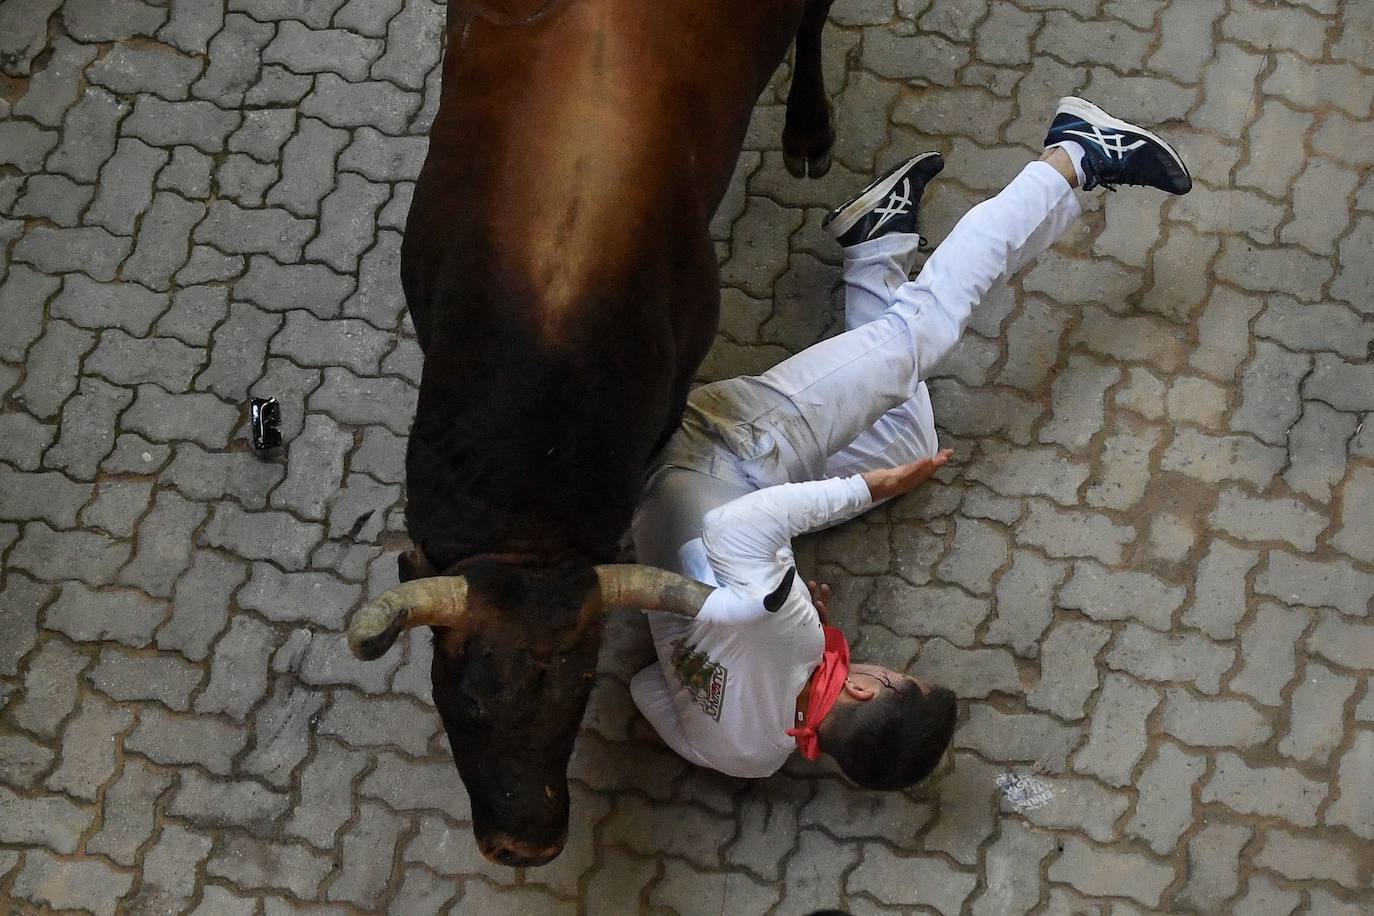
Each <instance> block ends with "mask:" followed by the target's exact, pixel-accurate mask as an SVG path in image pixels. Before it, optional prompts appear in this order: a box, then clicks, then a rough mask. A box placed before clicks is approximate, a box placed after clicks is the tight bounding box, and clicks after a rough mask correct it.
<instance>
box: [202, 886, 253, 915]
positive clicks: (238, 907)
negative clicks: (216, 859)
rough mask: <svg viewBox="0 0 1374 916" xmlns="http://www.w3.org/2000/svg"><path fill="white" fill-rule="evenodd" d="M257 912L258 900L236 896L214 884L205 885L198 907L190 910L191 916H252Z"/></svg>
mask: <svg viewBox="0 0 1374 916" xmlns="http://www.w3.org/2000/svg"><path fill="white" fill-rule="evenodd" d="M257 911H258V898H256V897H240V896H236V895H234V894H232V893H230V892H229V891H227V890H225V889H224V888H222V887H220V886H219V885H216V884H207V885H206V886H205V891H204V893H203V895H202V898H201V902H200V906H198V907H196V908H195V909H194V910H192V911H191V912H192V916H221V914H223V916H254V914H255V913H257Z"/></svg>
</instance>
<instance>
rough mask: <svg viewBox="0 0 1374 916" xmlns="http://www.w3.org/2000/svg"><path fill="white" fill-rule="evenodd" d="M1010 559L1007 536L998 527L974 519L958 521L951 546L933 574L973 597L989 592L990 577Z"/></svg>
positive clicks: (990, 586) (990, 585)
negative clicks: (971, 593)
mask: <svg viewBox="0 0 1374 916" xmlns="http://www.w3.org/2000/svg"><path fill="white" fill-rule="evenodd" d="M1010 557H1011V551H1010V548H1009V547H1008V545H1007V535H1006V533H1005V532H1004V531H1003V530H1002V529H1001V528H999V527H997V526H994V525H989V524H987V523H986V522H980V521H975V520H973V519H960V520H959V521H958V522H957V523H956V525H955V529H954V545H953V547H951V548H950V550H949V552H948V553H947V554H946V555H945V559H944V560H943V561H942V562H941V563H940V565H939V566H938V567H937V568H936V575H937V576H938V577H939V578H940V579H942V580H944V581H946V582H952V583H954V584H956V585H962V586H963V587H964V588H966V589H968V590H969V591H971V592H973V593H974V594H980V595H985V594H987V593H988V592H989V591H991V589H992V577H993V574H994V573H995V572H996V571H997V570H998V569H1000V568H1001V567H1002V566H1003V564H1005V563H1006V562H1007V560H1008V559H1010Z"/></svg>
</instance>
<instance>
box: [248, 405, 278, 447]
mask: <svg viewBox="0 0 1374 916" xmlns="http://www.w3.org/2000/svg"><path fill="white" fill-rule="evenodd" d="M248 420H249V422H250V423H251V424H252V426H253V448H255V449H257V450H258V451H263V450H265V449H269V448H276V447H277V446H279V445H281V431H280V430H278V429H277V427H278V426H279V425H280V424H281V405H280V404H278V403H277V399H276V398H253V399H252V400H250V401H249V402H248Z"/></svg>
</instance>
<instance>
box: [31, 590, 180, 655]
mask: <svg viewBox="0 0 1374 916" xmlns="http://www.w3.org/2000/svg"><path fill="white" fill-rule="evenodd" d="M166 612H167V606H166V603H165V602H163V601H157V600H155V599H152V598H148V597H147V596H145V595H142V594H139V593H138V592H136V591H133V590H131V589H119V590H102V591H96V590H93V589H91V588H88V587H87V586H85V585H83V584H81V583H79V582H69V583H65V584H63V586H62V593H61V595H60V597H58V599H57V601H56V602H55V603H54V604H53V605H52V607H50V608H48V612H47V614H46V615H45V616H44V623H45V625H46V626H47V627H48V628H49V629H53V630H58V631H59V632H62V633H65V634H66V635H67V636H69V637H71V638H72V639H75V640H78V641H81V642H93V641H96V640H113V641H115V642H121V643H123V644H125V645H126V646H132V647H135V648H137V647H139V646H144V645H147V644H148V642H149V641H150V640H151V639H152V634H153V630H154V629H156V628H157V625H158V624H159V623H161V622H162V619H163V616H164V615H165V614H166Z"/></svg>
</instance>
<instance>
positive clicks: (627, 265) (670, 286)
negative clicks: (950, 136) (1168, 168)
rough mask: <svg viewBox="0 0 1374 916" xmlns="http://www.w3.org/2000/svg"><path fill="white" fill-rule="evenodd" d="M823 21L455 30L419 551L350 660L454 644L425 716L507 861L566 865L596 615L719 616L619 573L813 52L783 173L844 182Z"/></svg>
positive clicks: (430, 259) (617, 13)
mask: <svg viewBox="0 0 1374 916" xmlns="http://www.w3.org/2000/svg"><path fill="white" fill-rule="evenodd" d="M828 7H829V0H810V2H808V0H755V2H752V3H740V2H735V0H730V2H726V0H551V2H550V3H548V4H547V5H545V6H543V7H539V6H537V5H534V4H533V3H528V4H527V5H526V6H525V7H523V8H522V7H521V6H520V4H519V3H518V2H515V0H510V2H499V3H492V2H491V0H486V5H485V6H482V7H477V6H467V5H464V4H462V3H460V0H454V2H453V5H452V6H451V7H450V11H449V44H448V50H447V54H446V58H445V61H444V72H443V93H442V96H441V101H440V105H439V111H438V115H437V117H436V119H435V122H434V126H433V129H432V131H431V134H430V148H429V155H428V158H427V159H426V161H425V165H424V170H423V172H422V173H421V175H420V180H419V182H418V184H417V185H416V188H415V197H414V204H413V205H412V207H411V211H410V217H409V221H408V223H407V226H406V236H405V247H404V249H403V258H402V265H401V273H402V282H403V284H404V287H405V293H406V299H407V302H408V304H409V307H410V314H411V317H412V318H413V320H414V322H415V328H416V331H417V332H418V334H419V339H420V344H421V346H422V347H423V349H424V352H425V365H424V375H423V379H422V382H421V385H420V398H419V407H418V412H417V415H416V418H415V423H414V427H413V428H412V430H411V435H410V445H409V452H408V455H407V465H406V473H407V478H408V479H407V488H408V507H407V513H406V519H407V526H408V528H409V532H410V536H411V539H412V541H413V543H414V545H415V546H414V549H413V550H412V551H410V552H409V553H408V554H407V555H406V556H405V557H403V558H402V560H401V578H402V579H403V580H406V585H404V586H402V588H401V589H400V590H397V591H395V592H393V593H389V594H388V595H387V596H385V597H384V599H383V600H381V601H380V602H378V603H375V604H374V605H371V606H369V607H367V608H364V609H363V610H361V611H360V612H359V613H358V614H357V615H356V616H355V619H354V621H353V624H352V627H351V631H350V639H351V640H352V642H353V645H354V648H355V651H357V652H358V653H359V654H360V655H363V656H365V657H376V656H377V655H379V654H381V653H382V652H384V651H386V649H387V648H388V647H389V646H390V645H391V643H392V641H393V640H394V639H395V637H396V634H397V633H398V632H399V631H400V630H401V629H404V628H406V627H411V626H418V625H429V626H432V627H434V628H435V629H434V635H435V647H434V648H435V651H434V664H433V671H432V676H433V684H434V700H435V704H436V706H437V707H438V709H439V713H440V715H441V717H442V718H443V722H444V727H445V729H446V730H447V732H448V737H449V743H450V745H451V747H452V749H453V755H454V760H455V762H456V763H457V766H458V771H459V774H460V775H461V776H462V779H463V782H464V784H465V785H466V787H467V790H468V793H469V796H470V799H471V805H472V816H473V831H474V833H475V835H476V838H477V842H478V844H479V846H480V847H481V849H482V852H483V853H484V854H485V855H486V856H487V857H488V858H490V859H492V860H493V861H496V862H499V863H503V864H507V865H538V864H542V863H544V862H547V861H549V860H550V859H552V858H553V857H554V856H556V855H557V854H558V853H559V851H560V850H561V849H562V846H563V842H564V839H565V837H566V832H567V824H568V786H567V776H566V770H567V763H568V759H569V756H570V755H571V753H572V747H573V739H574V737H575V736H576V733H577V729H578V725H579V723H580V721H581V718H582V714H583V710H584V708H585V706H586V702H587V696H588V694H589V691H590V689H591V685H592V680H593V677H594V669H595V665H596V657H597V650H598V648H599V645H600V638H601V637H600V633H601V628H600V626H599V625H598V621H599V618H600V614H601V612H602V610H603V608H607V607H611V606H617V605H618V606H642V607H659V608H663V609H673V610H679V611H682V612H687V613H690V612H692V611H693V610H694V609H695V608H696V607H697V606H699V604H700V600H701V591H700V588H699V587H694V586H693V584H691V583H687V582H684V581H680V580H678V579H674V578H673V577H671V576H668V575H667V574H662V573H657V572H656V571H649V570H646V569H645V568H643V567H607V566H605V565H604V564H606V563H608V562H609V561H611V560H612V559H613V557H614V554H615V551H616V544H617V541H618V539H619V538H620V536H621V534H622V533H623V532H624V531H625V529H626V527H627V526H628V524H629V521H630V517H631V513H632V511H633V509H634V505H635V500H636V497H637V495H638V492H639V487H640V482H641V477H642V474H643V472H644V469H645V467H646V464H647V462H648V460H649V458H650V457H651V456H652V455H653V453H654V452H655V450H656V449H657V448H658V447H659V446H660V445H661V444H662V443H663V442H664V441H665V439H666V437H667V436H668V435H669V434H670V433H671V432H672V431H673V430H674V429H675V427H676V424H677V423H678V420H679V415H680V413H681V411H682V408H683V405H684V402H685V399H686V396H687V391H688V387H689V385H690V383H691V381H692V377H693V374H694V372H695V370H696V368H697V366H698V364H699V363H700V361H701V359H702V357H703V356H704V355H705V353H706V350H707V348H708V347H709V345H710V343H711V339H712V336H713V334H714V331H715V327H716V319H717V314H718V310H719V299H720V297H719V277H718V270H717V264H716V258H715V252H714V248H713V246H712V243H711V239H710V236H709V233H708V223H709V221H710V219H711V216H712V214H713V213H714V211H715V209H716V206H717V204H718V203H719V202H720V199H721V196H722V195H723V194H724V192H725V188H726V186H727V184H728V182H729V179H730V176H731V173H732V171H733V169H734V166H735V160H736V157H737V156H738V154H739V150H740V146H741V144H742V143H743V140H744V133H745V129H746V128H747V126H748V123H749V118H750V114H751V111H752V109H753V105H754V102H755V100H756V99H757V97H758V95H759V93H760V92H761V91H762V89H763V88H764V86H765V85H766V84H767V82H768V80H769V78H770V77H771V75H772V73H773V71H774V70H775V69H776V67H777V66H778V64H779V62H780V61H781V60H782V58H783V56H784V54H785V53H786V52H787V49H788V46H789V45H790V44H791V43H792V41H793V39H794V38H795V39H796V42H797V55H796V68H795V74H794V79H793V85H792V89H791V95H790V97H789V99H788V110H787V128H786V130H785V131H784V135H783V141H784V147H785V150H786V153H787V162H788V167H789V169H791V170H792V171H793V172H794V173H801V172H805V171H807V170H808V169H809V171H810V172H811V174H813V175H819V174H823V173H824V171H825V169H826V168H827V167H828V165H829V149H830V143H831V140H832V134H831V129H830V124H829V115H828V109H827V105H826V101H825V95H824V86H823V85H822V81H821V73H820V33H821V27H822V25H823V24H824V21H825V15H826V12H827V8H828ZM799 29H800V31H799ZM436 577H437V578H436ZM416 579H422V580H423V581H419V582H416V581H410V580H416ZM627 765H632V764H629V763H627Z"/></svg>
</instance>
